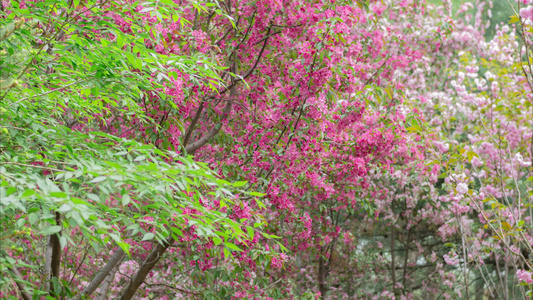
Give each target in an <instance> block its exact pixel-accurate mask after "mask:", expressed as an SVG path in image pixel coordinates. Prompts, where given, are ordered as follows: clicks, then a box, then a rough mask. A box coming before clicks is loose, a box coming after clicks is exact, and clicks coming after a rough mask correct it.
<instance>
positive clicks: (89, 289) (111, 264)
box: [73, 249, 126, 300]
mask: <svg viewBox="0 0 533 300" xmlns="http://www.w3.org/2000/svg"><path fill="white" fill-rule="evenodd" d="M124 257H126V253H124V251H123V250H122V249H118V250H117V251H116V252H115V253H114V254H113V256H111V258H110V259H109V261H108V262H107V264H106V265H105V266H104V267H103V268H102V269H100V271H98V273H97V274H96V276H95V277H94V278H93V280H92V281H91V282H90V283H89V285H87V286H86V287H85V288H84V289H83V291H82V292H81V293H80V294H78V295H77V296H76V297H74V299H73V300H78V299H81V298H82V297H83V296H89V295H91V294H92V293H93V292H94V291H96V289H97V288H98V287H99V286H100V284H101V283H102V281H104V279H105V278H106V277H107V275H108V274H109V273H110V272H111V271H112V270H113V268H115V266H117V265H118V264H119V263H120V262H121V261H122V260H123V259H124Z"/></svg>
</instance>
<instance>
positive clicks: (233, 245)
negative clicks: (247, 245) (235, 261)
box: [224, 242, 242, 252]
mask: <svg viewBox="0 0 533 300" xmlns="http://www.w3.org/2000/svg"><path fill="white" fill-rule="evenodd" d="M224 245H226V247H228V248H229V249H232V250H235V251H239V252H242V249H241V248H239V247H237V245H235V244H233V243H231V242H224Z"/></svg>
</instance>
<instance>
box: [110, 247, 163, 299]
mask: <svg viewBox="0 0 533 300" xmlns="http://www.w3.org/2000/svg"><path fill="white" fill-rule="evenodd" d="M173 243H174V239H173V238H172V237H169V238H168V239H167V240H164V241H163V244H160V243H157V244H156V246H155V247H154V249H153V250H152V252H150V254H149V255H148V257H147V258H146V260H145V261H144V262H143V264H142V265H141V267H140V269H139V271H137V273H136V274H135V276H134V277H133V279H132V280H131V281H130V283H129V284H128V286H127V287H126V288H125V289H124V292H123V293H122V296H121V297H120V300H130V299H132V298H133V295H135V292H137V290H138V289H139V287H140V286H141V284H143V282H144V280H145V279H146V276H148V273H150V271H151V270H152V269H153V268H154V266H155V265H156V263H157V262H158V261H159V259H161V256H163V253H165V251H166V250H167V249H168V247H169V246H170V245H172V244H173Z"/></svg>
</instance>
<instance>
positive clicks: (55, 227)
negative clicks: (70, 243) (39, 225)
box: [41, 225, 61, 235]
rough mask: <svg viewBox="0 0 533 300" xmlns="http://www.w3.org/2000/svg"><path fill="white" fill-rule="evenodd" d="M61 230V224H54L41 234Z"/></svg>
mask: <svg viewBox="0 0 533 300" xmlns="http://www.w3.org/2000/svg"><path fill="white" fill-rule="evenodd" d="M60 231H61V226H57V225H53V226H48V227H46V228H45V229H43V230H41V234H42V235H51V234H54V233H58V232H60Z"/></svg>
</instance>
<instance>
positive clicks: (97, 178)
mask: <svg viewBox="0 0 533 300" xmlns="http://www.w3.org/2000/svg"><path fill="white" fill-rule="evenodd" d="M106 178H107V177H105V176H98V177H96V178H94V179H93V180H91V181H90V182H92V183H98V182H102V181H104V180H106Z"/></svg>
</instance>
